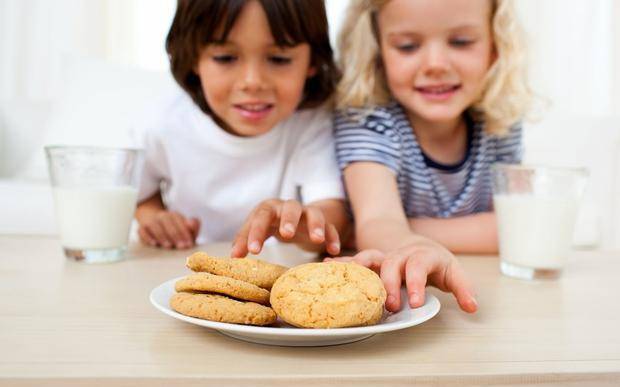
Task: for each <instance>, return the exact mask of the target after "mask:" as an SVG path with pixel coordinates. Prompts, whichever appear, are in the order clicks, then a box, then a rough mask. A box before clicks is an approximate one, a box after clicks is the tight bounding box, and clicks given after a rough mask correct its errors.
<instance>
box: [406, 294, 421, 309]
mask: <svg viewBox="0 0 620 387" xmlns="http://www.w3.org/2000/svg"><path fill="white" fill-rule="evenodd" d="M421 300H422V297H420V295H419V294H418V293H411V294H410V295H409V303H410V304H411V306H414V305H418V304H420V301H421Z"/></svg>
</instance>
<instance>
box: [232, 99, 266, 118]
mask: <svg viewBox="0 0 620 387" xmlns="http://www.w3.org/2000/svg"><path fill="white" fill-rule="evenodd" d="M233 106H234V108H235V110H237V111H238V112H239V114H240V115H241V116H242V117H243V118H246V119H248V120H252V121H258V120H261V119H263V118H265V117H266V116H267V115H268V114H269V113H270V112H271V110H273V104H270V103H244V104H235V105H233Z"/></svg>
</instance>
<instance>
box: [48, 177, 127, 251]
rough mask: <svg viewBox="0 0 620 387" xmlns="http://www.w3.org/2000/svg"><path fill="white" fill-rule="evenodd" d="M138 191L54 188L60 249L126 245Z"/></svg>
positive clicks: (117, 188)
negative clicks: (61, 247)
mask: <svg viewBox="0 0 620 387" xmlns="http://www.w3.org/2000/svg"><path fill="white" fill-rule="evenodd" d="M137 196H138V191H137V190H136V189H134V188H131V187H114V188H60V187H55V188H54V201H55V205H56V216H57V218H58V225H59V226H60V239H61V242H62V246H63V247H67V248H72V249H108V248H118V247H122V246H126V245H127V240H128V238H129V227H130V226H131V221H132V219H133V213H134V210H135V208H136V199H137Z"/></svg>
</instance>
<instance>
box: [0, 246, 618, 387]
mask: <svg viewBox="0 0 620 387" xmlns="http://www.w3.org/2000/svg"><path fill="white" fill-rule="evenodd" d="M227 249H228V246H226V245H223V244H214V245H210V246H201V247H200V248H199V249H198V250H204V251H207V252H209V253H212V254H215V255H225V254H226V253H227ZM267 253H268V254H270V255H271V258H276V261H279V262H280V263H281V262H287V263H289V265H290V266H292V265H294V264H297V263H301V262H303V261H305V260H307V259H308V256H307V255H300V254H299V253H298V252H297V251H296V250H295V249H292V248H289V247H277V248H272V250H270V251H268V252H267ZM188 254H189V252H188V251H164V250H158V249H152V248H146V247H142V246H139V245H134V246H132V247H131V248H130V251H129V256H130V257H129V259H127V260H125V261H121V262H117V263H113V264H100V265H89V264H83V263H78V262H73V261H69V260H67V259H66V258H64V256H63V255H62V252H61V250H60V245H59V241H58V240H57V239H55V238H51V237H40V236H9V235H4V236H0V299H1V300H2V301H1V302H2V308H1V309H0V385H6V386H9V385H10V386H26V385H38V386H40V385H58V386H61V385H62V386H72V385H89V386H103V385H131V386H177V385H179V386H180V385H192V386H193V385H196V386H197V385H204V383H205V382H211V383H213V384H212V385H224V384H225V385H227V386H232V385H235V386H236V385H252V386H262V385H265V386H267V385H269V386H280V385H282V386H285V385H286V386H290V385H304V384H306V385H319V384H320V385H332V384H333V385H338V386H344V385H356V386H360V385H407V384H409V385H410V384H411V383H412V382H414V381H415V382H417V383H418V384H419V385H432V384H440V385H472V384H474V385H493V384H502V385H505V384H510V385H520V384H528V385H547V384H548V383H552V382H554V383H557V384H559V385H575V386H580V385H588V386H590V385H610V386H611V385H618V384H620V304H619V302H618V295H619V294H620V278H619V275H618V274H620V253H619V252H600V251H581V252H574V253H573V254H571V256H570V259H569V262H568V266H567V269H566V270H565V272H564V275H563V276H562V277H561V278H560V279H558V280H547V281H522V280H516V279H512V278H507V277H504V276H502V275H500V273H499V270H498V260H497V257H488V256H487V257H484V256H463V257H459V259H460V260H461V262H462V264H463V265H464V267H465V269H466V270H467V271H468V272H469V273H470V275H471V277H472V278H473V279H474V281H475V283H476V287H477V291H478V301H479V304H480V310H479V312H478V313H476V314H474V315H468V314H465V313H463V312H461V311H459V309H458V307H457V305H456V303H455V302H454V300H453V299H452V297H451V296H450V295H447V294H444V293H442V292H440V291H438V290H436V289H429V292H431V293H433V294H435V295H436V296H437V297H438V298H439V300H440V302H441V304H442V308H441V311H440V312H439V314H438V315H437V316H435V317H434V318H433V319H431V320H429V321H427V322H425V323H424V324H422V325H419V326H415V327H411V328H408V329H404V330H401V331H396V332H391V333H384V334H378V335H375V336H373V337H371V338H369V339H366V340H363V341H360V342H357V343H353V344H346V345H340V346H331V347H306V348H295V347H274V346H265V345H259V344H251V343H246V342H243V341H238V340H235V339H232V338H229V337H226V336H224V335H222V334H220V333H218V332H216V331H214V330H211V329H207V328H203V327H199V326H195V325H192V324H188V323H184V322H181V321H178V320H176V319H173V318H170V317H168V316H166V315H164V314H162V313H160V312H159V311H157V310H156V309H155V308H154V307H153V306H151V304H150V303H149V300H148V296H149V292H150V291H151V290H152V289H153V288H154V287H156V286H157V285H159V284H161V283H162V282H164V281H166V280H168V279H171V278H175V277H178V276H182V275H185V274H187V273H188V270H187V269H186V268H185V266H184V263H185V261H184V258H185V257H186V256H187V255H188Z"/></svg>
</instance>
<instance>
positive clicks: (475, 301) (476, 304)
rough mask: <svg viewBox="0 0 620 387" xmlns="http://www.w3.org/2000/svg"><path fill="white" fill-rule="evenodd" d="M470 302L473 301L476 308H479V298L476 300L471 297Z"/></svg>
mask: <svg viewBox="0 0 620 387" xmlns="http://www.w3.org/2000/svg"><path fill="white" fill-rule="evenodd" d="M469 302H470V303H472V304H473V305H474V306H475V307H476V309H478V300H476V299H475V298H474V297H471V298H470V299H469Z"/></svg>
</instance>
